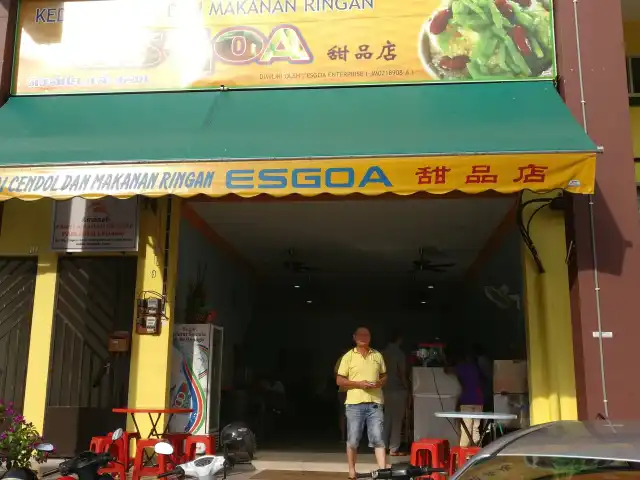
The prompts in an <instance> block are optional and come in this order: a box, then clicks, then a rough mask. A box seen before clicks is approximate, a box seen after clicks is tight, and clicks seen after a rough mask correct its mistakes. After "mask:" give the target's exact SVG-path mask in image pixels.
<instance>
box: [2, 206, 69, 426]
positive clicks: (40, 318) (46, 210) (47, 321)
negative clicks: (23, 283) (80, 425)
mask: <svg viewBox="0 0 640 480" xmlns="http://www.w3.org/2000/svg"><path fill="white" fill-rule="evenodd" d="M52 214H53V205H52V202H51V201H49V200H39V201H36V202H24V201H20V200H11V201H8V202H7V203H5V206H4V212H3V218H2V234H1V235H0V255H2V256H14V255H15V256H33V257H35V256H37V257H38V275H37V277H36V288H35V297H34V302H33V317H32V323H31V339H30V345H29V360H28V365H27V380H26V387H25V403H24V415H25V417H26V418H27V419H28V420H29V421H30V422H33V424H34V425H35V426H36V428H37V429H38V430H39V431H40V432H42V426H43V424H44V409H45V402H46V398H47V377H48V374H49V351H50V347H51V330H52V325H53V309H54V299H55V291H56V277H57V269H58V257H57V255H56V254H55V253H52V252H51V250H50V246H51V227H52V216H53V215H52ZM25 219H29V221H28V222H25Z"/></svg>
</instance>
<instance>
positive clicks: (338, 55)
mask: <svg viewBox="0 0 640 480" xmlns="http://www.w3.org/2000/svg"><path fill="white" fill-rule="evenodd" d="M349 53H351V51H350V50H349V47H348V46H347V45H342V46H338V45H334V46H333V47H331V48H330V49H329V51H328V52H327V57H328V58H329V60H342V61H344V62H346V61H347V59H348V56H349ZM397 56H398V54H397V53H396V45H395V44H394V43H392V42H390V41H389V40H387V43H385V44H384V45H383V46H382V47H381V48H380V54H379V55H378V56H377V57H376V60H380V59H382V60H384V61H386V62H391V61H393V60H395V59H396V57H397ZM354 57H355V59H356V60H371V59H372V58H373V52H372V51H371V45H366V44H364V45H359V46H358V51H357V52H356V53H355V55H354Z"/></svg>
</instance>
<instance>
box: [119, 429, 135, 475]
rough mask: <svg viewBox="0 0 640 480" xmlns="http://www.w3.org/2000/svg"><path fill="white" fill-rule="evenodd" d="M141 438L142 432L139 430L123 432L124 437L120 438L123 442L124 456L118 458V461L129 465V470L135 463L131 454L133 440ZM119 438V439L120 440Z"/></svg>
mask: <svg viewBox="0 0 640 480" xmlns="http://www.w3.org/2000/svg"><path fill="white" fill-rule="evenodd" d="M134 439H135V440H136V441H138V440H140V434H139V433H138V432H123V434H122V438H121V439H120V440H121V441H122V444H123V448H122V458H118V461H120V462H122V463H124V464H125V465H126V466H127V470H128V469H129V467H130V466H131V465H132V464H133V460H134V457H133V455H131V453H132V448H131V440H134ZM120 440H119V441H120Z"/></svg>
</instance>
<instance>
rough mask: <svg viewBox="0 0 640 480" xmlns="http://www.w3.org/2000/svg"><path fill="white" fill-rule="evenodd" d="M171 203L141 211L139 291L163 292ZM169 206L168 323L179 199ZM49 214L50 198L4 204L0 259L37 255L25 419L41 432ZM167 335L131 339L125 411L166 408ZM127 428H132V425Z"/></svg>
mask: <svg viewBox="0 0 640 480" xmlns="http://www.w3.org/2000/svg"><path fill="white" fill-rule="evenodd" d="M169 201H170V200H169V199H167V198H165V199H161V200H159V201H158V202H157V205H158V210H157V213H153V212H152V211H151V210H150V209H141V215H140V252H139V254H138V259H139V260H138V273H137V282H136V292H138V293H139V292H141V291H144V290H152V291H157V292H162V269H163V262H164V239H165V228H164V226H165V219H166V211H167V205H168V202H169ZM173 202H174V204H173V206H172V213H173V216H172V222H171V239H170V242H171V252H172V253H171V254H170V256H169V270H168V279H169V282H168V289H167V293H168V295H167V296H168V299H169V301H168V304H167V318H168V319H171V318H172V317H173V297H174V292H175V277H176V272H177V254H178V232H179V222H180V201H179V200H176V199H174V200H173ZM52 216H53V204H52V202H51V201H49V200H37V201H34V202H25V201H20V200H11V201H8V202H6V203H5V206H4V214H3V220H2V232H1V234H0V256H37V257H38V275H37V279H36V286H35V297H34V306H33V318H32V327H31V339H30V348H29V360H28V365H27V379H26V389H25V405H24V415H25V417H26V418H27V419H28V420H29V421H30V422H33V424H34V425H35V426H36V428H37V429H38V430H39V431H42V429H43V425H44V413H45V407H46V398H47V382H48V373H49V358H50V348H51V334H52V327H53V320H54V308H55V297H56V283H57V261H58V255H57V254H56V253H54V252H52V251H51V250H50V245H51V227H52ZM134 328H135V326H134ZM171 335H172V332H171V322H168V323H165V325H163V328H162V333H161V335H159V336H140V335H133V338H132V350H131V371H130V384H129V405H128V406H129V407H138V408H143V407H147V408H150V407H155V408H163V407H165V406H166V404H167V395H168V390H169V388H168V386H169V385H168V384H169V375H170V368H169V367H170V360H171V358H170V353H171ZM123 406H124V405H123ZM138 421H139V424H140V427H141V428H142V429H143V433H146V431H148V428H149V426H150V425H149V424H148V421H147V418H146V416H140V417H139V418H138ZM129 427H130V428H131V427H132V425H129ZM96 433H104V432H96Z"/></svg>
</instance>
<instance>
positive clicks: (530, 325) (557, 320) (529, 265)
mask: <svg viewBox="0 0 640 480" xmlns="http://www.w3.org/2000/svg"><path fill="white" fill-rule="evenodd" d="M531 198H534V196H533V194H529V195H526V194H525V196H524V199H525V200H528V199H531ZM539 206H540V204H532V205H529V206H528V207H526V209H525V212H524V222H525V224H526V223H527V221H528V219H529V217H530V215H531V214H532V212H533V211H535V210H536V208H538V207H539ZM529 233H530V235H531V238H532V240H533V243H534V245H535V247H536V249H537V250H538V254H539V256H540V259H541V260H542V264H543V266H544V269H545V273H543V274H540V273H539V271H538V267H537V266H536V264H535V262H534V260H533V257H532V256H531V253H530V252H529V250H528V249H527V248H526V247H525V246H524V244H523V256H524V262H523V264H524V279H525V282H524V283H525V292H524V293H525V302H524V305H525V316H526V322H527V349H528V355H529V390H530V397H531V422H532V424H540V423H544V422H549V421H555V420H576V419H577V418H578V405H577V401H576V386H575V367H574V358H573V339H572V326H571V305H570V299H569V278H568V271H567V265H566V263H565V257H566V248H565V245H566V243H565V224H564V216H563V214H562V213H559V212H554V211H551V210H550V209H549V208H543V209H542V210H540V211H539V212H538V213H537V214H536V216H535V219H534V220H533V221H532V222H531V228H530V232H529Z"/></svg>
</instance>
